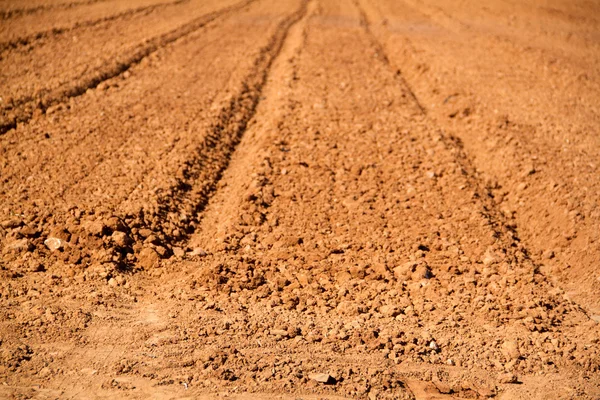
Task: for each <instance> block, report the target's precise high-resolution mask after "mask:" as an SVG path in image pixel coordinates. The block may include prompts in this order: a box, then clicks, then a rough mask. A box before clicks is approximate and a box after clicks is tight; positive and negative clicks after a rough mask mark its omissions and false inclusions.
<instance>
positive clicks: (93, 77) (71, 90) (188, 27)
mask: <svg viewBox="0 0 600 400" xmlns="http://www.w3.org/2000/svg"><path fill="white" fill-rule="evenodd" d="M254 1H256V0H244V1H241V2H239V3H238V4H236V5H233V6H230V7H225V8H223V9H221V10H219V11H215V12H211V13H209V14H207V15H204V16H202V17H198V18H197V19H195V20H193V21H191V22H189V23H186V24H185V25H183V26H181V27H179V28H177V29H175V30H173V31H171V32H168V33H165V34H163V35H161V36H159V37H155V38H152V39H150V40H147V41H146V42H145V43H143V44H140V45H138V46H136V47H134V48H133V49H132V50H130V51H129V52H127V53H125V54H121V55H119V56H118V57H116V58H115V59H114V60H112V62H111V63H110V64H107V65H103V66H102V67H101V68H99V69H95V70H92V71H89V72H87V73H86V74H84V76H82V77H80V78H79V79H78V80H76V81H74V82H69V83H67V84H65V85H63V86H62V87H58V88H56V89H52V90H50V91H47V92H45V93H44V92H42V93H40V94H39V95H36V97H31V96H25V97H22V98H20V99H14V100H12V102H11V104H9V105H8V106H4V107H3V108H2V110H1V111H0V114H1V117H0V135H1V134H3V133H6V132H7V131H8V130H10V129H14V128H16V126H17V123H27V122H28V121H29V120H30V119H31V118H32V117H33V115H34V113H35V112H36V110H39V112H41V113H42V114H43V113H45V112H46V111H47V110H48V108H50V107H52V106H55V105H57V104H60V103H64V102H65V101H67V100H68V99H70V98H74V97H77V96H81V95H82V94H84V93H85V92H86V91H87V90H88V89H93V88H95V87H97V86H98V85H99V84H100V83H102V82H105V81H107V80H108V79H111V78H114V77H116V76H119V75H121V74H123V73H124V72H126V71H127V70H129V69H130V68H131V66H133V65H135V64H138V63H139V62H141V61H142V60H143V59H145V58H146V57H148V56H149V55H151V54H153V53H155V52H156V51H157V50H159V49H161V48H164V47H165V46H168V45H169V44H171V43H173V42H175V41H177V40H179V39H181V38H183V37H185V36H187V35H189V34H190V33H192V32H195V31H197V30H198V29H200V28H202V27H203V26H205V25H206V24H208V23H210V22H212V21H214V20H215V19H217V18H220V17H222V16H224V15H227V14H228V13H231V12H235V11H238V10H241V9H243V8H244V7H246V6H248V5H249V4H251V3H252V2H254Z"/></svg>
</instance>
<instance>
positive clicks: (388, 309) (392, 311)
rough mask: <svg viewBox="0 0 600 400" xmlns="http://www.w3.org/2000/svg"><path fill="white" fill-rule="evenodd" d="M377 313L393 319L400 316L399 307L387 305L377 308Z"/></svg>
mask: <svg viewBox="0 0 600 400" xmlns="http://www.w3.org/2000/svg"><path fill="white" fill-rule="evenodd" d="M379 312H380V313H381V314H382V315H383V316H384V317H395V316H397V315H400V307H398V306H394V305H391V304H388V305H385V306H381V307H380V308H379Z"/></svg>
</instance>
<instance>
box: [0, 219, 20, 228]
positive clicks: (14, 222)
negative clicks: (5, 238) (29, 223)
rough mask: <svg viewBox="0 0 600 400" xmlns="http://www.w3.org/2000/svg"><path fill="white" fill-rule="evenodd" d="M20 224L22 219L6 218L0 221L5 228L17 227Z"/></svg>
mask: <svg viewBox="0 0 600 400" xmlns="http://www.w3.org/2000/svg"><path fill="white" fill-rule="evenodd" d="M22 224H23V221H21V220H20V219H18V218H11V219H7V220H6V221H2V223H0V226H2V227H3V228H5V229H14V228H18V227H19V226H21V225H22Z"/></svg>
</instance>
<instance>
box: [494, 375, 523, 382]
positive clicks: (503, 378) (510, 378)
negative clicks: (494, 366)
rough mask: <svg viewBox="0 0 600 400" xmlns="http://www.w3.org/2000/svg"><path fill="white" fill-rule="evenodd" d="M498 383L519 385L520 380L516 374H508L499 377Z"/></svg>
mask: <svg viewBox="0 0 600 400" xmlns="http://www.w3.org/2000/svg"><path fill="white" fill-rule="evenodd" d="M498 381H499V382H500V383H517V382H518V381H519V380H518V379H517V376H516V375H515V374H511V373H506V374H502V375H500V376H498Z"/></svg>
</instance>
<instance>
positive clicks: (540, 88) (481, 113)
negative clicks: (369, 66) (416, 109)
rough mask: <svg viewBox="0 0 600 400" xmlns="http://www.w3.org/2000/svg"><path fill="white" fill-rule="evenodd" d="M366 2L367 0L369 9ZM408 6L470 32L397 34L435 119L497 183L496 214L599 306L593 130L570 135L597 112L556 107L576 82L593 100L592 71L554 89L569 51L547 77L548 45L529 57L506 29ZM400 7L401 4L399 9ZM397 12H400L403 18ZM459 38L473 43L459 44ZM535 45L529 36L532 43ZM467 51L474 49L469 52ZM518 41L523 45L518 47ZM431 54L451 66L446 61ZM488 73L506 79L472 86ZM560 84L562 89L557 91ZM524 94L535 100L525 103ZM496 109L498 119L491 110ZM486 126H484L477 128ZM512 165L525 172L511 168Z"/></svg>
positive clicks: (571, 68) (578, 293)
mask: <svg viewBox="0 0 600 400" xmlns="http://www.w3.org/2000/svg"><path fill="white" fill-rule="evenodd" d="M363 4H366V3H363ZM371 6H372V5H370V4H369V7H370V9H371V10H373V8H372V7H371ZM406 9H408V10H410V12H412V10H414V12H415V15H417V16H416V17H407V18H406V20H408V21H412V20H415V19H417V18H419V15H420V16H423V17H424V18H426V19H427V20H428V21H431V23H433V24H434V25H437V26H440V27H443V28H445V29H448V30H453V31H455V32H456V34H457V35H460V34H461V29H460V28H461V27H462V28H464V30H465V31H467V32H469V35H466V36H465V32H464V31H463V32H462V36H460V37H461V41H460V44H458V43H457V44H456V47H454V46H455V45H454V44H453V43H452V39H448V41H446V40H444V41H443V42H442V43H436V42H431V43H428V41H427V39H424V40H423V38H421V37H419V36H418V35H413V34H411V33H407V34H403V35H402V39H403V40H402V42H403V44H402V45H400V47H401V46H403V45H404V46H407V48H408V49H409V50H408V51H405V52H404V55H401V56H399V58H398V59H396V60H397V61H398V62H399V63H400V64H402V66H403V68H407V70H409V71H411V72H409V74H411V75H412V78H413V83H414V84H415V85H417V86H419V91H420V93H421V94H422V95H423V99H424V101H425V102H427V104H432V108H431V109H430V113H431V116H432V119H434V120H436V121H437V125H438V126H441V127H444V128H445V129H447V130H448V131H450V132H454V135H455V136H458V137H460V138H462V139H464V146H463V143H462V142H461V141H460V140H458V139H455V140H456V141H457V142H458V143H460V147H461V148H463V150H462V151H464V147H466V148H467V149H468V151H469V152H470V154H471V155H473V156H475V155H476V157H470V158H469V159H470V163H471V165H472V167H473V170H475V169H476V168H475V167H477V168H478V169H479V171H478V172H479V176H478V179H479V181H480V183H481V182H482V181H483V180H485V181H489V182H493V185H492V186H490V187H489V188H488V189H489V190H488V192H487V193H488V195H491V194H495V196H496V199H494V200H493V203H494V206H495V209H496V210H497V211H498V210H499V211H501V212H502V214H501V218H502V219H503V220H504V221H507V222H508V223H510V225H513V226H515V228H514V229H515V231H517V230H518V232H519V237H520V238H521V239H522V240H523V242H524V243H526V244H527V245H526V247H527V249H528V250H529V251H528V254H529V256H530V257H531V258H532V260H533V262H534V264H535V265H536V266H537V267H539V268H541V269H542V271H543V274H544V275H545V277H546V279H548V280H551V281H553V282H554V283H555V284H556V285H558V286H559V287H561V288H562V289H563V290H566V291H567V292H568V293H569V294H568V295H569V296H571V297H573V298H574V299H576V300H577V302H578V303H579V304H580V305H581V306H583V307H585V308H586V309H587V310H588V312H589V313H590V314H597V313H598V310H599V308H598V302H597V300H595V299H594V297H595V296H594V295H591V294H590V293H596V294H597V293H598V285H597V283H596V282H597V281H596V274H595V273H594V272H592V270H593V268H592V266H593V265H595V262H596V259H597V257H594V250H591V251H590V249H592V248H593V246H590V244H589V243H593V242H594V241H597V237H598V229H597V219H596V218H597V214H596V213H594V211H593V210H594V209H595V208H596V202H595V201H594V200H595V199H594V198H593V196H592V197H590V195H589V193H592V192H594V189H595V186H597V184H596V180H595V179H594V178H593V176H592V175H593V171H594V169H595V168H596V164H595V159H594V156H593V154H594V151H595V150H594V149H596V148H597V138H593V137H591V136H588V135H585V134H581V135H577V136H575V135H570V134H568V133H567V132H568V131H569V130H571V131H574V128H573V127H574V126H578V127H579V128H578V129H580V132H581V133H583V132H586V131H587V132H593V129H592V130H590V128H588V127H591V126H592V125H593V124H594V121H595V120H596V118H594V114H593V113H590V112H588V111H589V109H587V105H586V104H584V103H585V102H584V101H582V103H581V106H580V107H577V111H576V112H567V114H566V115H562V112H561V111H562V110H560V108H559V105H562V108H563V109H568V106H567V103H566V102H565V101H564V99H565V98H569V97H570V96H573V94H571V93H574V91H573V89H572V88H579V91H578V94H577V95H578V96H581V97H580V99H586V98H588V99H591V97H590V94H588V93H591V92H589V90H590V89H591V87H592V85H593V84H592V83H591V82H592V81H593V79H590V83H589V84H585V85H580V84H576V83H574V84H572V85H569V86H567V87H564V88H562V89H557V87H560V86H559V84H557V82H562V81H563V79H569V78H567V76H568V75H571V77H572V76H573V74H575V75H577V74H576V73H575V72H576V71H578V70H580V71H582V70H584V69H583V68H577V67H576V64H577V63H574V62H573V61H574V60H573V59H571V58H569V57H564V56H563V57H562V61H561V63H562V62H564V64H563V65H562V66H561V67H558V68H555V69H553V72H551V73H550V74H548V75H545V76H544V77H537V76H536V74H537V72H536V71H540V70H545V69H547V64H545V62H543V60H546V61H547V60H548V59H547V57H548V56H549V53H548V52H547V51H546V50H542V49H541V48H540V49H538V50H536V53H535V54H537V55H534V56H533V57H532V56H531V55H528V54H527V52H524V51H522V50H524V49H523V48H521V47H522V45H521V44H520V41H519V40H513V41H510V40H509V38H508V37H501V36H498V35H495V34H490V33H489V32H486V31H483V32H479V35H478V32H477V30H476V29H472V27H470V26H464V24H463V23H462V22H460V21H458V20H457V19H456V18H455V17H453V16H452V15H448V14H447V13H445V12H444V14H443V15H441V14H440V13H441V12H442V11H443V10H441V11H440V13H436V12H435V11H434V10H432V9H431V8H428V7H420V4H418V3H417V4H415V3H414V2H408V3H407V4H406ZM373 11H374V10H373ZM371 15H372V16H373V18H374V21H377V18H378V15H381V16H383V15H384V14H382V12H381V11H374V14H371ZM400 15H402V9H401V10H400V11H399V13H398V14H396V17H399V16H400ZM400 20H403V18H402V17H400ZM392 29H393V28H392V27H391V26H390V27H389V28H384V32H381V33H378V34H379V35H380V37H383V38H387V37H388V35H390V36H389V38H390V40H392V41H393V40H395V38H397V36H396V34H395V33H394V32H392ZM481 33H483V35H481ZM534 37H539V36H534ZM466 39H469V40H466ZM384 40H386V39H384ZM413 42H414V44H413ZM390 43H393V42H390ZM463 43H471V45H470V46H466V47H465V46H464V45H463ZM532 43H533V44H535V41H532ZM436 46H440V50H441V51H440V52H439V53H437V52H436V51H435V49H436ZM534 48H535V46H534ZM397 49H398V45H395V44H392V45H391V48H390V50H391V51H393V50H397ZM448 49H450V50H448ZM471 49H474V50H472V51H473V52H474V54H478V56H475V57H473V58H471V57H470V56H469V52H470V51H471ZM515 49H516V50H519V51H517V52H516V53H515V52H514V51H513V50H515ZM565 50H568V49H565ZM537 52H539V54H538V53H537ZM588 53H589V52H588ZM456 54H459V55H458V56H457V55H456ZM514 54H519V56H518V58H516V59H513V58H511V56H513V55H514ZM579 54H580V55H581V54H585V53H579ZM589 54H591V53H589ZM437 58H439V59H440V60H441V59H443V60H444V62H445V63H448V64H449V65H448V66H447V67H446V66H445V65H444V62H442V63H440V62H439V60H438V59H437ZM462 58H464V60H462ZM490 60H496V61H497V62H495V63H494V62H490ZM506 60H510V63H509V62H507V61H506ZM540 62H541V63H540ZM452 65H454V66H457V65H461V67H460V68H464V69H465V70H472V71H477V72H475V73H474V74H473V75H472V76H471V75H470V74H465V75H467V76H465V75H463V74H457V75H454V74H453V73H451V72H450V70H451V69H452ZM536 65H537V67H536ZM415 67H416V68H415ZM567 71H568V72H567ZM591 71H592V70H590V69H589V68H587V72H586V73H589V74H593V72H591ZM490 73H493V74H498V76H505V77H507V78H502V79H501V82H502V86H499V85H498V82H495V83H493V84H492V85H491V86H490V87H489V88H487V89H486V90H483V91H480V88H478V87H477V85H476V86H472V85H473V83H474V82H478V79H482V77H485V76H488V74H490ZM436 74H437V76H444V74H446V79H439V78H438V77H437V76H436ZM527 75H530V76H531V77H532V78H531V80H527V81H528V83H527V84H526V85H523V84H521V83H519V82H518V81H519V80H521V81H522V80H524V77H525V76H527ZM534 76H536V77H535V78H534ZM586 77H587V75H586ZM586 79H587V78H586ZM504 88H510V92H509V93H510V94H508V95H507V96H502V95H500V94H501V93H503V91H504ZM559 91H560V92H561V93H560V96H557V93H558V92H559ZM444 93H445V94H444ZM451 93H460V95H459V99H458V100H457V101H451V102H449V104H446V100H443V99H444V96H446V95H448V94H451ZM490 95H491V96H490ZM452 96H454V95H451V97H452ZM529 96H531V97H532V99H531V100H529V101H528V102H525V101H523V99H524V98H528V97H529ZM557 97H560V99H558V98H557ZM442 100H443V103H442ZM527 103H529V104H527ZM433 104H435V105H433ZM532 104H537V106H538V107H537V108H536V107H533V106H532ZM542 104H543V106H541V105H542ZM588 104H592V103H589V102H588ZM517 105H518V106H517ZM463 107H467V108H463ZM456 110H460V111H461V112H462V110H466V111H467V112H469V113H471V112H472V111H473V110H474V112H472V115H471V116H470V117H468V118H464V120H463V119H462V118H454V114H450V113H454V112H456ZM542 110H543V111H542ZM554 110H558V111H554ZM499 111H500V114H499V115H502V117H501V118H499V117H498V116H495V115H494V114H496V113H498V112H499ZM555 116H559V118H558V119H555ZM549 121H552V122H549ZM566 126H570V128H566ZM482 131H483V132H485V131H487V133H483V134H482ZM557 133H558V134H557ZM565 143H566V144H567V145H565ZM578 149H585V150H579V151H578ZM573 160H578V164H579V165H577V166H575V165H576V164H575V163H574V162H573ZM534 167H535V168H534ZM573 167H574V168H573ZM523 170H525V171H523ZM515 171H523V172H520V173H517V174H515ZM528 171H531V172H528ZM496 182H497V183H496ZM579 182H586V183H585V184H581V183H579ZM595 221H596V222H595ZM517 222H518V228H517V227H516V225H517Z"/></svg>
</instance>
